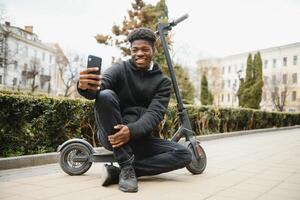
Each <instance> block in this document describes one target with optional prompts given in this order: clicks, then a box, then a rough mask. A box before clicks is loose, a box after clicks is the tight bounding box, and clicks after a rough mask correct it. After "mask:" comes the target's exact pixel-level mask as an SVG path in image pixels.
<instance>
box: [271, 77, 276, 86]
mask: <svg viewBox="0 0 300 200" xmlns="http://www.w3.org/2000/svg"><path fill="white" fill-rule="evenodd" d="M272 83H273V84H274V85H275V84H276V75H273V76H272Z"/></svg>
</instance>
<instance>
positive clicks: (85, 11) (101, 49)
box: [0, 0, 300, 68]
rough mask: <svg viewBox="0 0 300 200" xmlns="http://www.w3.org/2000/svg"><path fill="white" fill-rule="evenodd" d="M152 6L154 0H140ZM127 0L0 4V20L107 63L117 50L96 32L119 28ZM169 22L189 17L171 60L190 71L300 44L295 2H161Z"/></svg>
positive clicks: (299, 1) (298, 1)
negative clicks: (215, 60) (0, 8)
mask: <svg viewBox="0 0 300 200" xmlns="http://www.w3.org/2000/svg"><path fill="white" fill-rule="evenodd" d="M144 1H145V2H146V3H151V4H155V3H157V2H158V0H144ZM131 2H132V0H26V1H24V0H0V4H2V5H4V7H5V11H6V17H7V19H6V21H10V22H11V24H12V25H13V26H18V27H24V26H26V25H32V26H33V27H34V28H33V31H34V32H35V33H36V34H38V36H39V38H40V39H41V40H42V42H44V43H49V42H51V43H54V42H57V43H59V44H60V46H61V47H62V48H63V49H64V51H65V52H77V53H79V54H82V55H84V56H87V55H88V54H93V55H96V56H100V57H102V59H103V63H104V65H109V64H110V62H111V57H112V56H116V57H120V56H121V54H120V52H119V51H118V50H117V49H115V48H113V47H108V46H104V45H100V44H98V43H97V42H96V40H95V39H94V36H95V35H96V34H98V33H99V34H110V33H111V27H112V25H114V24H116V25H119V24H121V22H122V20H123V19H124V16H127V10H129V9H130V8H131ZM166 3H167V6H168V9H169V19H170V20H171V19H176V18H178V17H180V16H182V15H184V14H186V13H187V14H189V18H188V19H187V20H185V21H184V22H182V23H180V24H179V25H178V26H176V27H175V28H174V29H173V30H172V34H173V42H174V44H173V45H174V47H173V51H172V55H173V56H174V60H175V61H176V62H178V63H180V64H182V65H184V66H185V67H189V68H195V67H196V62H197V60H199V59H204V58H209V57H224V56H228V55H233V54H238V53H245V52H248V51H252V50H258V49H263V48H269V47H274V46H280V45H285V44H290V43H295V42H300V26H299V24H300V0H184V1H180V0H166Z"/></svg>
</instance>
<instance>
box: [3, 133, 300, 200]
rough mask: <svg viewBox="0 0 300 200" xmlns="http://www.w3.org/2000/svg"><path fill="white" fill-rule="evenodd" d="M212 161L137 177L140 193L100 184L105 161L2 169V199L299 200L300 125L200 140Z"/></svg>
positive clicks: (209, 159)
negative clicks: (82, 170)
mask: <svg viewBox="0 0 300 200" xmlns="http://www.w3.org/2000/svg"><path fill="white" fill-rule="evenodd" d="M202 145H203V147H204V149H205V150H206V153H207V156H208V166H207V169H206V171H205V172H204V173H203V174H201V175H191V174H190V173H189V172H188V171H187V170H186V169H181V170H177V171H173V172H170V173H166V174H162V175H158V176H153V177H144V178H141V179H139V192H138V193H133V194H126V193H123V192H121V191H119V190H118V188H117V185H113V186H110V187H101V186H100V183H99V179H100V171H101V167H102V164H100V163H96V164H93V166H92V168H91V169H90V170H89V171H88V172H87V173H86V174H85V175H82V176H68V175H66V174H64V173H63V172H62V171H61V170H60V168H59V166H58V165H57V164H51V165H43V166H39V167H29V168H21V169H12V170H2V171H0V200H14V199H18V200H27V199H43V200H48V199H49V200H50V199H51V200H58V199H59V200H68V199H72V200H76V199H80V200H81V199H82V200H83V199H84V200H94V199H95V200H96V199H98V200H101V199H105V200H112V199H116V200H125V199H128V200H129V199H130V200H135V199H137V200H140V199H141V200H142V199H149V200H150V199H159V200H160V199H171V200H177V199H178V200H179V199H180V200H182V199H184V198H188V199H189V200H193V199H195V200H200V199H207V200H221V199H222V200H229V199H233V200H247V199H258V200H262V199H265V200H268V199H270V200H279V199H280V200H289V199H291V200H299V199H300V129H299V128H298V129H291V130H281V131H275V132H273V133H261V134H252V135H245V136H237V137H230V138H224V139H218V140H211V141H205V142H202Z"/></svg>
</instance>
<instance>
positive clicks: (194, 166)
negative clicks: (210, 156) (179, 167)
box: [186, 141, 207, 174]
mask: <svg viewBox="0 0 300 200" xmlns="http://www.w3.org/2000/svg"><path fill="white" fill-rule="evenodd" d="M187 148H188V149H189V150H190V151H191V152H192V162H191V163H190V164H189V165H187V166H186V168H187V170H189V172H191V173H192V174H202V173H203V171H204V170H205V168H206V162H207V157H206V153H205V151H204V149H203V148H202V147H201V145H200V142H199V141H197V144H196V149H197V151H198V154H199V155H200V158H199V159H197V158H196V156H195V153H194V150H193V146H192V144H191V143H189V144H188V146H187Z"/></svg>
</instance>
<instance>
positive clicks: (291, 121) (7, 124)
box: [0, 92, 300, 157]
mask: <svg viewBox="0 0 300 200" xmlns="http://www.w3.org/2000/svg"><path fill="white" fill-rule="evenodd" d="M0 105H1V108H0V156H1V157H6V156H16V155H26V154H35V153H44V152H53V151H55V150H56V148H57V147H58V145H60V144H61V143H63V142H64V141H66V140H68V139H70V138H73V137H79V138H85V139H86V140H87V141H89V142H90V143H91V144H92V145H93V146H96V145H97V144H98V141H97V137H96V127H95V121H94V113H93V101H88V100H82V99H66V98H63V97H60V98H49V97H45V96H42V95H39V96H32V95H26V94H21V93H9V92H8V93H7V92H6V93H1V92H0ZM187 110H188V113H189V116H190V119H191V123H192V126H193V130H194V131H195V132H196V134H197V135H204V134H211V133H215V132H218V133H223V132H230V131H238V130H249V129H257V128H268V127H282V126H291V125H296V124H300V113H277V112H264V111H258V110H251V109H227V108H214V107H196V106H192V105H188V106H187ZM178 126H179V119H178V116H177V110H176V106H175V105H170V106H169V109H168V112H167V115H166V117H165V119H164V120H163V122H162V123H161V125H160V127H159V129H158V131H159V134H160V135H161V136H162V137H164V138H169V137H171V135H172V134H173V133H174V132H175V131H176V130H177V128H178Z"/></svg>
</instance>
